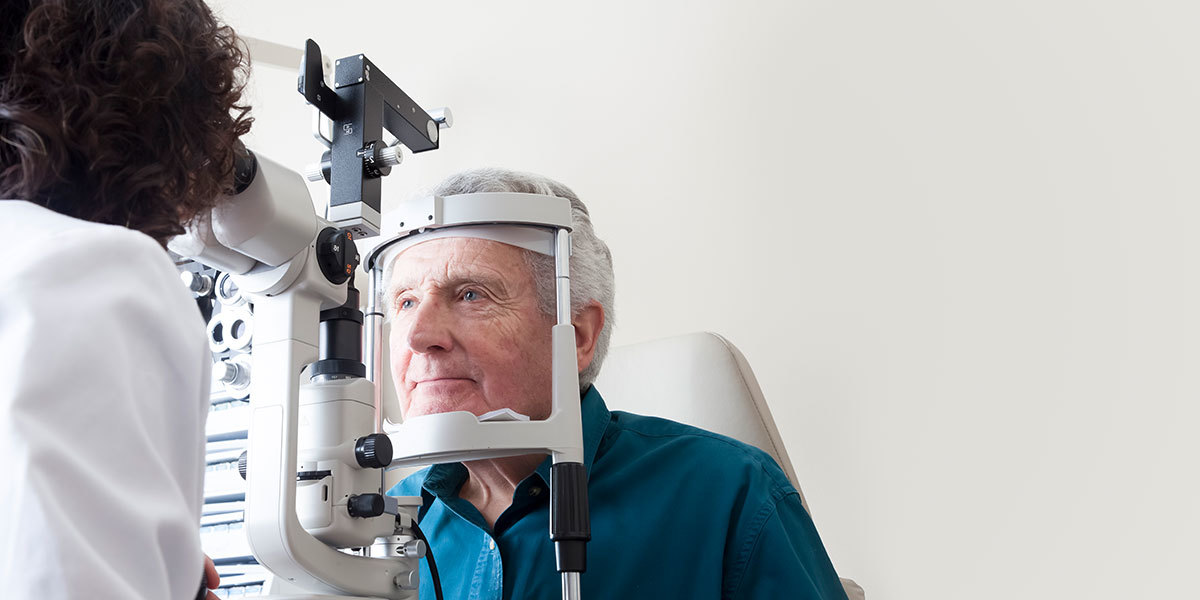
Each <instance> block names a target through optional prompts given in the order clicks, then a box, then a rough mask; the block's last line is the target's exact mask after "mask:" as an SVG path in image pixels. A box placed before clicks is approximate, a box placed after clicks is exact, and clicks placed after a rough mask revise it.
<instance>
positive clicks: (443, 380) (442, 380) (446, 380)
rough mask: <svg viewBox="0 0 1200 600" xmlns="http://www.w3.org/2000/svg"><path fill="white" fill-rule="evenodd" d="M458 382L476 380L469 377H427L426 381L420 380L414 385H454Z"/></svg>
mask: <svg viewBox="0 0 1200 600" xmlns="http://www.w3.org/2000/svg"><path fill="white" fill-rule="evenodd" d="M456 381H466V382H471V383H474V382H475V380H474V379H470V378H468V377H427V378H425V379H418V380H416V381H415V382H414V383H415V384H416V385H425V384H433V383H452V382H456Z"/></svg>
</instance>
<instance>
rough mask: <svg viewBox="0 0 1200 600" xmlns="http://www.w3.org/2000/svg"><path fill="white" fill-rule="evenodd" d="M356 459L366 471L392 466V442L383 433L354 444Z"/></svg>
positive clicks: (367, 436) (359, 440) (359, 439)
mask: <svg viewBox="0 0 1200 600" xmlns="http://www.w3.org/2000/svg"><path fill="white" fill-rule="evenodd" d="M354 459H355V460H357V461H358V466H360V467H362V468H364V469H382V468H384V467H386V466H388V465H390V464H392V440H391V439H390V438H388V436H387V435H385V434H382V433H372V434H371V435H366V436H363V437H360V438H358V441H356V442H354Z"/></svg>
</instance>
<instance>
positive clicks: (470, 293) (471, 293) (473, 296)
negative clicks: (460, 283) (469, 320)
mask: <svg viewBox="0 0 1200 600" xmlns="http://www.w3.org/2000/svg"><path fill="white" fill-rule="evenodd" d="M462 297H463V300H466V301H467V302H474V301H475V300H478V299H479V294H478V293H476V292H475V290H467V291H465V292H463V295H462Z"/></svg>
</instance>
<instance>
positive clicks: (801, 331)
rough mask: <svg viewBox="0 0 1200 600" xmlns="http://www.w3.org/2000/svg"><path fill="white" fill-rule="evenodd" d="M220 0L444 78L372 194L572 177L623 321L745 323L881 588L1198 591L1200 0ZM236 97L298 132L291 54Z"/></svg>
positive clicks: (779, 405) (791, 423)
mask: <svg viewBox="0 0 1200 600" xmlns="http://www.w3.org/2000/svg"><path fill="white" fill-rule="evenodd" d="M215 5H216V6H217V7H218V8H219V9H220V10H221V12H222V13H223V14H224V15H225V16H226V18H227V19H228V20H229V22H231V23H232V24H233V25H234V26H235V27H237V28H238V29H239V30H240V31H242V32H243V33H245V34H247V35H252V36H256V37H261V38H264V39H268V40H272V41H275V42H280V43H285V44H289V45H293V46H300V45H302V44H303V41H304V39H305V38H306V37H314V38H316V39H317V40H318V42H320V43H321V44H322V45H323V47H324V49H325V51H326V52H327V53H328V54H329V55H330V56H333V57H335V58H336V57H340V56H344V55H347V54H351V53H357V52H360V51H361V52H365V53H366V54H367V56H368V57H370V58H371V59H372V60H373V61H374V62H375V63H376V64H377V65H378V66H379V67H380V68H382V69H383V70H384V71H385V72H386V73H387V74H388V75H389V76H390V77H391V78H392V79H393V80H395V81H396V82H397V83H398V84H399V85H400V86H401V87H402V88H403V89H405V90H406V91H407V92H408V93H409V94H410V95H412V96H413V97H414V99H416V100H417V101H418V102H419V103H421V104H422V105H423V106H426V107H433V106H441V105H443V104H448V105H450V106H451V107H453V109H454V111H455V115H456V118H457V122H456V125H455V128H454V129H452V130H450V131H448V132H445V135H444V138H443V147H442V149H441V150H438V151H436V152H432V153H427V154H423V155H418V156H415V157H411V160H409V161H408V162H406V164H405V165H404V166H402V167H401V168H399V169H398V170H397V171H396V172H395V173H394V174H393V175H392V177H391V178H390V179H388V180H387V183H386V184H385V192H386V194H387V199H386V200H385V208H387V207H390V206H393V205H395V203H396V202H398V201H399V200H400V199H401V198H403V197H405V196H406V195H407V194H409V193H411V192H412V191H413V190H416V189H418V188H420V187H423V186H428V185H431V184H433V183H435V182H436V181H437V180H439V179H440V178H441V177H443V176H445V175H447V174H449V173H451V172H453V171H455V170H459V169H463V168H468V167H474V166H483V165H496V166H504V167H511V168H517V169H523V170H531V171H536V172H540V173H543V174H546V175H549V176H551V177H555V178H557V179H559V180H561V181H563V182H565V183H567V184H568V185H570V186H572V187H574V189H575V190H576V191H577V192H579V194H580V195H581V196H582V197H583V198H584V199H585V201H587V202H588V203H589V205H590V207H591V208H592V211H593V214H594V216H595V221H596V224H597V230H598V231H599V232H600V233H601V235H602V236H603V237H605V238H606V239H607V240H608V242H609V245H610V246H611V247H612V250H613V253H614V255H615V258H616V270H617V284H618V305H617V312H618V319H619V326H618V329H617V331H616V339H615V341H616V342H617V343H629V342H635V341H639V340H645V339H651V338H657V337H662V336H667V335H672V334H677V333H681V332H688V331H695V330H705V329H707V330H713V331H717V332H720V333H722V334H723V335H726V336H728V337H729V338H730V339H732V340H733V341H734V342H735V343H737V344H738V345H739V346H740V347H741V348H742V350H743V351H744V352H745V354H746V356H747V357H748V358H749V360H750V362H751V364H753V365H754V367H755V369H756V372H757V373H758V376H759V378H760V380H761V383H762V386H763V389H764V390H765V392H766V395H767V398H768V400H769V402H770V404H771V408H772V410H773V411H774V413H775V416H776V419H777V420H778V422H779V428H780V430H781V431H782V434H783V436H784V439H785V441H786V443H787V446H788V450H789V452H790V454H791V456H792V460H793V462H794V463H795V466H796V469H797V471H798V473H799V475H800V478H801V480H802V482H803V483H804V487H805V492H806V494H807V496H808V498H809V501H810V503H811V505H812V508H813V511H814V516H815V519H816V522H817V526H818V527H819V529H820V531H821V532H822V534H823V537H824V540H825V543H826V546H827V548H828V549H829V552H830V554H831V556H832V557H833V560H834V563H835V565H836V566H837V567H838V569H839V570H840V571H841V572H842V573H843V574H844V575H847V576H851V577H854V578H856V579H858V580H859V581H860V582H861V583H862V584H863V586H864V587H866V588H867V590H868V595H869V597H872V598H876V599H895V600H918V599H919V600H928V599H931V598H947V599H949V598H972V599H979V600H987V599H1006V600H1007V599H1011V598H1093V599H1108V598H1112V599H1117V598H1121V599H1125V598H1152V597H1160V596H1163V597H1167V596H1169V597H1181V596H1187V595H1191V594H1195V593H1196V592H1195V587H1196V585H1195V583H1194V581H1192V579H1194V576H1192V575H1189V573H1194V572H1195V569H1196V565H1197V564H1200V544H1198V543H1197V541H1196V540H1197V539H1200V517H1198V516H1197V510H1196V507H1197V506H1200V476H1198V475H1197V469H1196V460H1195V459H1196V457H1197V456H1200V441H1198V439H1200V438H1198V436H1197V435H1195V433H1194V430H1195V429H1196V428H1197V425H1200V403H1197V402H1196V397H1197V395H1198V393H1200V376H1198V371H1197V370H1196V368H1195V365H1196V363H1197V361H1198V360H1200V337H1198V335H1197V334H1200V317H1198V316H1197V313H1196V312H1195V310H1194V307H1195V306H1196V304H1197V302H1200V279H1198V275H1197V267H1198V266H1200V265H1198V264H1197V260H1196V258H1197V250H1198V248H1197V243H1196V241H1195V237H1194V236H1195V234H1196V232H1197V227H1198V226H1200V209H1198V208H1197V203H1196V197H1197V192H1198V191H1200V185H1198V183H1197V180H1198V177H1200V176H1198V175H1197V172H1198V170H1197V166H1198V165H1200V117H1198V116H1197V114H1198V112H1200V65H1198V64H1197V60H1196V57H1197V56H1200V37H1198V36H1196V30H1197V25H1198V24H1200V22H1198V18H1200V6H1198V5H1197V4H1196V3H1194V2H1183V1H1179V2H1165V1H1164V2H1116V1H1112V0H1103V1H1096V0H1093V1H1083V0H1080V1H1070V0H1036V1H1034V0H1016V1H1010V2H989V3H983V2H966V1H962V0H941V1H939V0H911V1H908V2H891V1H888V0H867V1H858V2H833V1H819V0H809V1H805V2H775V3H766V2H759V3H752V2H738V3H735V2H725V3H697V2H656V3H652V2H628V1H609V2H604V3H588V4H583V3H567V2H489V3H484V2H478V3H468V2H439V3H428V2H425V3H411V2H344V3H328V2H311V1H294V2H287V3H283V2H261V1H259V2H247V1H245V0H237V1H233V0H225V1H219V2H215ZM335 10H340V11H341V12H335ZM254 93H255V105H256V109H257V110H256V114H257V117H258V124H257V126H256V135H257V140H256V143H257V145H258V147H259V148H263V149H265V150H266V151H267V153H269V154H274V155H276V156H278V157H280V158H282V159H284V160H285V161H287V162H289V164H292V165H294V166H296V167H297V168H299V167H301V166H303V164H304V163H306V162H310V161H312V160H313V159H314V158H315V157H316V155H317V153H318V150H319V149H318V147H317V146H316V144H315V143H314V142H311V139H310V138H309V137H308V126H309V120H308V114H309V113H308V112H307V110H306V109H305V107H304V106H303V104H302V101H301V99H300V97H299V96H298V95H297V94H296V93H295V91H294V77H293V76H292V75H291V74H290V73H283V72H273V71H269V70H267V69H260V70H259V72H258V75H257V78H256V81H255V90H254ZM1189 308H1191V309H1192V310H1189Z"/></svg>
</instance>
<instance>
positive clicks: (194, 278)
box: [179, 271, 213, 298]
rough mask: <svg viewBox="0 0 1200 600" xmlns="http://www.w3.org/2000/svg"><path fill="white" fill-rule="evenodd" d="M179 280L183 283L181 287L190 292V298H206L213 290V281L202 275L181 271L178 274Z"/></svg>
mask: <svg viewBox="0 0 1200 600" xmlns="http://www.w3.org/2000/svg"><path fill="white" fill-rule="evenodd" d="M179 279H180V280H181V281H183V285H185V286H187V289H188V290H190V291H191V292H192V297H194V298H201V297H203V296H207V295H208V293H209V292H211V291H212V289H213V279H212V277H209V276H208V275H204V274H202V273H194V272H192V271H183V272H181V273H180V274H179Z"/></svg>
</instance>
